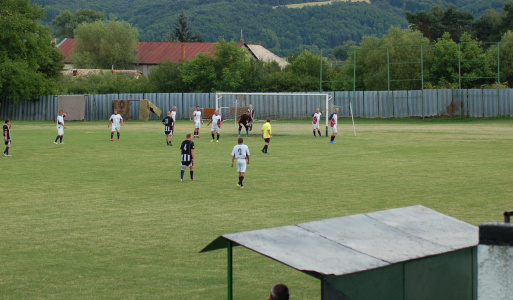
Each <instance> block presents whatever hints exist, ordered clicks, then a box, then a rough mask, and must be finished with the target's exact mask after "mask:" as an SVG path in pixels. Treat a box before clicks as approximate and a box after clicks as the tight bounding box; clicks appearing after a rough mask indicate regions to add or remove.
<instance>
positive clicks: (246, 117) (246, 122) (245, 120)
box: [238, 112, 251, 136]
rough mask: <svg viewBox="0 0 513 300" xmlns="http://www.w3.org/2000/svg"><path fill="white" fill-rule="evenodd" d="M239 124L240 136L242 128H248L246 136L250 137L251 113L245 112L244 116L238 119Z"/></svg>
mask: <svg viewBox="0 0 513 300" xmlns="http://www.w3.org/2000/svg"><path fill="white" fill-rule="evenodd" d="M238 122H239V136H240V130H241V129H242V126H244V127H245V128H246V136H249V124H250V122H251V115H250V114H249V112H245V113H244V114H243V115H242V116H240V117H239V118H238Z"/></svg>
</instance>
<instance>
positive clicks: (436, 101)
mask: <svg viewBox="0 0 513 300" xmlns="http://www.w3.org/2000/svg"><path fill="white" fill-rule="evenodd" d="M317 93H318V92H317ZM326 93H327V94H330V96H331V97H332V102H333V105H334V106H335V107H338V108H339V116H341V117H349V116H350V111H349V103H351V104H352V106H353V114H354V116H355V117H360V118H408V117H415V118H423V117H440V116H462V117H478V118H482V117H500V116H512V115H513V89H500V94H499V95H498V94H497V93H499V90H495V89H469V90H458V89H455V90H423V91H422V90H412V91H368V92H363V91H339V92H326ZM57 97H58V96H55V95H51V96H41V97H39V98H38V99H35V100H27V101H20V102H18V103H15V102H14V101H12V100H10V99H7V98H3V99H0V118H3V119H5V118H9V119H12V120H55V118H56V117H57ZM265 98H266V96H259V97H255V98H254V99H252V100H250V101H253V102H254V103H252V104H253V106H254V107H255V110H256V111H257V113H258V114H259V115H260V116H263V115H265V114H272V115H274V116H277V117H283V118H290V117H292V118H304V117H308V116H309V115H310V114H312V113H313V110H314V109H315V108H314V106H317V105H314V106H312V103H310V102H309V101H306V100H305V96H302V95H283V96H278V98H279V99H276V97H275V100H276V101H279V102H280V103H279V106H278V107H279V113H278V114H277V113H276V111H271V110H273V108H272V107H276V106H275V105H276V104H274V103H275V102H276V101H270V100H269V99H270V98H269V99H265ZM142 99H148V100H150V101H151V102H152V103H153V104H155V105H156V106H158V107H159V108H160V109H162V111H163V112H165V111H168V110H171V109H172V108H173V106H176V107H177V114H176V115H177V119H188V118H189V117H190V116H189V111H190V109H191V108H194V107H196V106H197V105H199V106H200V107H203V108H205V107H210V108H213V107H215V93H187V94H185V93H145V94H107V95H85V120H86V121H98V120H106V119H107V118H108V117H109V116H110V115H111V114H112V100H142ZM319 107H320V108H322V107H323V106H322V105H319ZM303 114H304V115H303ZM161 117H162V116H161ZM130 118H131V119H138V118H139V102H137V101H134V102H132V104H131V106H130ZM157 118H158V117H157V116H156V115H154V114H150V119H157Z"/></svg>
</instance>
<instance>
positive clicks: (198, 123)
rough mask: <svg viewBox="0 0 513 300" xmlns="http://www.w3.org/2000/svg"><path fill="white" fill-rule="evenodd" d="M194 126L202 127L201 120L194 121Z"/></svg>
mask: <svg viewBox="0 0 513 300" xmlns="http://www.w3.org/2000/svg"><path fill="white" fill-rule="evenodd" d="M194 128H198V129H199V128H201V121H194Z"/></svg>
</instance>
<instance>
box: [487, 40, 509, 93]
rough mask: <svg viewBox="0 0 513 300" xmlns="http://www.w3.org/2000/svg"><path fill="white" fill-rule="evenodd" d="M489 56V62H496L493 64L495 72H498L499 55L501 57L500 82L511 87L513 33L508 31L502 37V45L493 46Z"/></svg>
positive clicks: (489, 50) (488, 52)
mask: <svg viewBox="0 0 513 300" xmlns="http://www.w3.org/2000/svg"><path fill="white" fill-rule="evenodd" d="M497 47H499V49H497ZM487 54H488V60H489V61H493V62H494V63H493V64H491V68H492V69H494V70H497V63H496V61H497V54H498V55H499V62H500V65H501V68H500V81H501V83H504V82H506V83H507V84H508V85H509V86H510V87H511V85H512V84H513V31H511V30H509V31H507V32H506V33H505V34H504V35H503V36H502V38H501V40H500V43H499V44H498V45H497V44H495V45H492V46H491V47H490V48H489V49H488V51H487Z"/></svg>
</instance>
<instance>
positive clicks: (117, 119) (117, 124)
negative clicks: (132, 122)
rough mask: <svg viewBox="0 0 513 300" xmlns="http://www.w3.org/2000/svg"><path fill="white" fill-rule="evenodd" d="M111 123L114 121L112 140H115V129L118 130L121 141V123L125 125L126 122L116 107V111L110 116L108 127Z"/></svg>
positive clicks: (111, 133)
mask: <svg viewBox="0 0 513 300" xmlns="http://www.w3.org/2000/svg"><path fill="white" fill-rule="evenodd" d="M111 123H112V131H111V132H110V140H111V141H113V140H114V131H117V133H118V141H119V129H120V128H121V124H123V126H125V122H123V117H122V116H121V115H120V114H118V110H117V109H114V113H113V114H112V116H110V119H109V124H107V127H109V126H110V124H111Z"/></svg>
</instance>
